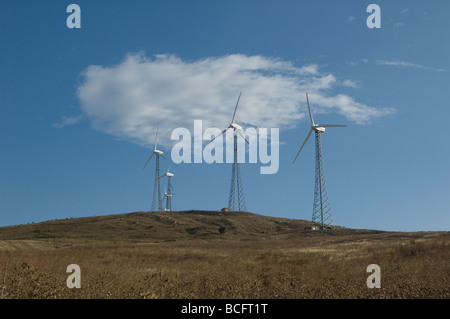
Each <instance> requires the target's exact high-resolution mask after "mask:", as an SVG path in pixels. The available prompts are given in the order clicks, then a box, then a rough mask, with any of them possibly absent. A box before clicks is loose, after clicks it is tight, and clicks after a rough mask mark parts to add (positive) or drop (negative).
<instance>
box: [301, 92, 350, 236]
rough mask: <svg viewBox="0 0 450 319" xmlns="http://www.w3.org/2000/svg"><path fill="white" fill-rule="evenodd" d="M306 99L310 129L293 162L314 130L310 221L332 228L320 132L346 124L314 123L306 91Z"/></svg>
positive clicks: (323, 227) (324, 227)
mask: <svg viewBox="0 0 450 319" xmlns="http://www.w3.org/2000/svg"><path fill="white" fill-rule="evenodd" d="M306 101H307V104H308V111H309V118H310V120H311V129H310V130H309V133H308V135H307V136H306V139H305V141H304V142H303V144H302V146H301V147H300V150H299V151H298V153H297V155H296V156H295V159H294V163H295V161H296V160H297V157H298V155H299V154H300V152H301V151H302V149H303V147H304V146H305V144H306V142H307V141H308V139H309V137H310V136H311V133H312V132H313V131H314V133H315V138H316V177H315V186H314V204H313V215H312V221H313V222H320V224H321V229H322V230H323V229H327V228H332V224H333V219H332V216H331V209H330V205H329V202H328V194H327V189H326V185H325V173H324V170H323V162H322V142H321V138H320V134H321V133H325V128H326V127H346V126H347V125H339V124H316V123H314V119H313V116H312V113H311V108H310V106H309V99H308V93H306Z"/></svg>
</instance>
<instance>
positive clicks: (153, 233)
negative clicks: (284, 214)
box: [0, 212, 450, 299]
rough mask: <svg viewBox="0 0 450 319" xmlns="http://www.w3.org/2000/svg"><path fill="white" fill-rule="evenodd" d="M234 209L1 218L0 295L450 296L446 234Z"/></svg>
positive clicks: (449, 242)
mask: <svg viewBox="0 0 450 319" xmlns="http://www.w3.org/2000/svg"><path fill="white" fill-rule="evenodd" d="M239 214H240V215H239ZM239 214H238V213H223V214H222V213H219V212H216V213H212V212H210V213H208V212H188V213H183V212H173V213H172V212H167V213H132V214H123V215H110V216H103V217H91V218H84V219H82V218H80V219H72V220H59V221H49V222H44V223H38V224H32V225H21V226H12V227H3V228H0V295H1V296H2V298H4V299H11V298H12V299H22V298H26V299H29V298H70V299H72V298H82V299H86V298H96V299H107V298H126V299H128V298H133V299H136V298H155V299H156V298H164V299H171V298H176V299H179V298H183V299H185V298H195V299H205V298H208V299H218V298H221V299H228V298H239V299H241V298H242V299H255V298H257V299H259V298H263V299H267V298H269V299H279V298H289V299H299V298H300V299H309V298H370V299H372V298H375V299H383V298H386V299H387V298H390V299H393V298H394V299H404V298H408V299H410V298H432V299H437V298H439V299H441V298H445V299H448V298H450V233H449V232H418V233H392V232H380V231H369V230H366V231H361V230H360V231H358V230H348V229H343V228H342V229H340V228H338V229H336V230H335V231H328V232H326V233H322V234H320V233H319V232H311V231H306V230H305V229H304V227H306V225H308V222H305V221H299V220H287V219H281V218H272V217H265V216H260V215H255V214H250V213H245V214H242V213H239ZM157 216H158V217H157ZM221 227H224V228H225V229H223V228H222V229H221V231H219V229H220V228H221ZM69 264H78V265H79V266H80V268H81V288H79V289H77V288H72V289H69V288H68V287H67V286H66V279H67V277H68V276H69V275H70V274H69V273H67V272H66V268H67V266H68V265H69ZM370 264H378V265H379V266H380V269H381V288H379V289H378V288H373V289H369V288H368V287H367V285H366V280H367V277H368V276H369V275H370V274H369V273H367V272H366V268H367V266H368V265H370Z"/></svg>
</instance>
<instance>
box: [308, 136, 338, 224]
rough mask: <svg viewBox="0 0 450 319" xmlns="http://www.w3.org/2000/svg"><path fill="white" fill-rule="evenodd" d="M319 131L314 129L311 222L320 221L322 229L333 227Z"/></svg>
mask: <svg viewBox="0 0 450 319" xmlns="http://www.w3.org/2000/svg"><path fill="white" fill-rule="evenodd" d="M320 134H322V133H321V132H320V131H315V135H316V182H315V184H314V205H313V213H312V222H315V223H320V225H321V228H322V229H326V228H328V227H331V228H332V227H333V217H332V215H331V208H330V203H329V202H328V193H327V187H326V184H325V172H324V170H323V161H322V142H321V139H320Z"/></svg>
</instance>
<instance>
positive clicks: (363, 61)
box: [345, 59, 369, 66]
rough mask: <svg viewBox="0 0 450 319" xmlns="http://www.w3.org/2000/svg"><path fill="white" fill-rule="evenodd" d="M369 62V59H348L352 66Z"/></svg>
mask: <svg viewBox="0 0 450 319" xmlns="http://www.w3.org/2000/svg"><path fill="white" fill-rule="evenodd" d="M368 62H369V59H361V60H359V61H347V62H345V63H346V64H350V65H351V66H357V65H359V64H366V63H368Z"/></svg>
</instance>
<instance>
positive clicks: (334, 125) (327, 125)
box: [319, 124, 347, 127]
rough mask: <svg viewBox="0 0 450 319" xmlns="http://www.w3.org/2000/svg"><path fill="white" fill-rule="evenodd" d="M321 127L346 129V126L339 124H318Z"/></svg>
mask: <svg viewBox="0 0 450 319" xmlns="http://www.w3.org/2000/svg"><path fill="white" fill-rule="evenodd" d="M319 126H321V127H347V125H340V124H319Z"/></svg>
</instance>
